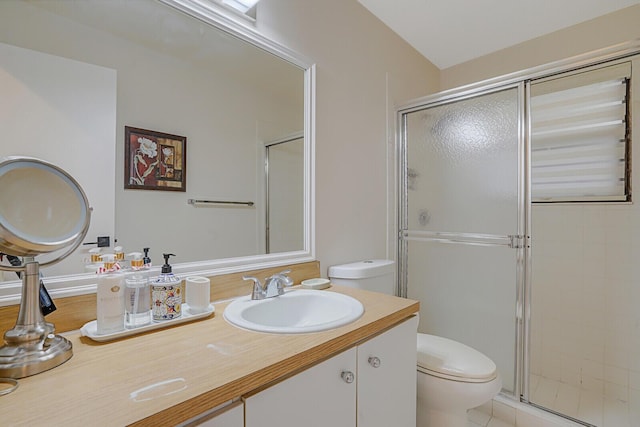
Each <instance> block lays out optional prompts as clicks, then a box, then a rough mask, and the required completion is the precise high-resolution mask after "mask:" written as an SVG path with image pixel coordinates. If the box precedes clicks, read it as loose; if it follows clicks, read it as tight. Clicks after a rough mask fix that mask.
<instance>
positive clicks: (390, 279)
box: [328, 260, 502, 427]
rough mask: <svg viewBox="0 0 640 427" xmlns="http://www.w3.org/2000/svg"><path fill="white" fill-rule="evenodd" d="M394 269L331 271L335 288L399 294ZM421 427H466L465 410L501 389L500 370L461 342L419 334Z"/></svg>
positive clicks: (374, 266) (383, 263) (376, 264)
mask: <svg viewBox="0 0 640 427" xmlns="http://www.w3.org/2000/svg"><path fill="white" fill-rule="evenodd" d="M394 270H395V263H394V261H390V260H369V261H360V262H355V263H351V264H344V265H336V266H333V267H329V274H328V276H329V279H331V282H332V283H334V284H336V285H342V286H350V287H353V288H361V289H366V290H370V291H376V292H382V293H386V294H390V295H393V294H395V289H394V282H395V281H394ZM417 351H418V357H417V359H418V366H417V370H418V373H417V377H418V390H417V396H418V402H417V423H416V426H417V427H466V426H467V423H468V422H467V410H469V409H471V408H475V407H476V406H480V405H482V404H483V403H485V402H488V401H489V400H491V399H493V397H494V396H495V395H496V394H497V393H498V392H499V391H500V389H501V388H502V380H501V379H500V375H499V374H498V371H497V368H496V364H495V363H493V361H492V360H491V359H489V358H488V357H487V356H485V355H484V354H482V353H480V352H479V351H477V350H475V349H473V348H471V347H468V346H466V345H464V344H461V343H459V342H456V341H453V340H450V339H447V338H442V337H438V336H435V335H427V334H421V333H418V337H417Z"/></svg>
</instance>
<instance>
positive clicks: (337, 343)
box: [130, 302, 420, 427]
mask: <svg viewBox="0 0 640 427" xmlns="http://www.w3.org/2000/svg"><path fill="white" fill-rule="evenodd" d="M419 307H420V304H419V303H418V302H414V303H413V304H411V305H409V306H407V307H405V308H403V309H401V310H398V311H396V312H394V313H392V314H390V315H387V316H384V317H381V318H379V319H377V320H375V321H373V322H370V323H367V324H365V325H362V326H361V327H359V328H356V329H354V330H352V331H349V332H346V333H345V334H343V335H340V336H338V337H335V338H333V339H330V340H328V341H325V342H323V343H321V344H319V345H317V346H315V347H312V348H310V349H308V350H305V351H303V352H301V353H298V354H296V355H295V356H292V357H289V358H286V359H283V360H281V361H279V362H277V363H274V364H272V365H270V366H269V367H267V368H265V369H261V370H260V371H258V372H254V373H251V374H250V375H246V376H244V377H242V378H239V379H237V380H235V381H231V382H229V383H227V384H225V385H223V386H221V387H218V388H215V389H212V390H210V391H208V392H206V393H203V394H201V395H199V396H197V397H194V398H192V399H189V400H186V401H184V402H181V403H179V404H177V405H175V406H171V407H169V408H166V409H164V410H162V411H160V412H157V413H155V414H153V415H151V416H149V417H146V418H143V419H141V420H139V421H136V422H134V423H132V424H130V426H133V427H146V426H149V427H151V426H157V425H161V424H162V423H165V422H166V421H167V420H168V419H171V421H172V422H178V423H180V422H184V421H187V420H189V419H190V418H192V417H193V416H194V414H199V413H202V412H204V411H207V410H210V409H211V408H214V407H216V406H219V405H221V404H223V403H225V402H230V401H232V400H233V399H237V398H240V397H241V396H244V395H247V394H249V393H251V392H253V391H255V390H257V389H260V388H264V387H265V386H267V385H269V384H270V383H273V382H276V381H277V380H280V379H284V378H286V377H288V376H291V375H293V374H296V373H297V372H300V371H302V370H304V369H306V368H308V367H310V366H312V365H315V364H316V363H318V362H321V361H322V360H325V359H327V358H328V357H330V356H332V355H335V354H337V353H340V352H342V351H344V350H347V349H349V348H351V347H353V346H355V345H357V344H359V343H360V342H362V341H364V340H366V339H367V338H370V337H373V336H375V335H377V334H378V333H380V332H383V331H384V330H386V329H388V328H390V327H392V326H394V325H396V324H398V323H400V322H401V321H403V320H405V319H407V318H409V317H411V316H412V315H414V314H416V313H417V312H418V310H419Z"/></svg>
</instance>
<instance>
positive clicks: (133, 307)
mask: <svg viewBox="0 0 640 427" xmlns="http://www.w3.org/2000/svg"><path fill="white" fill-rule="evenodd" d="M128 256H129V257H130V262H131V270H130V271H129V272H128V273H127V274H126V276H125V278H124V283H125V290H124V310H125V320H124V325H125V327H126V328H127V329H132V328H137V327H139V326H144V325H148V324H149V323H151V286H150V285H149V276H148V273H147V270H146V269H145V267H144V261H143V260H142V254H141V253H140V252H133V253H130V254H128Z"/></svg>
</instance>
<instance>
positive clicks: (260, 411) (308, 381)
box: [245, 348, 415, 427]
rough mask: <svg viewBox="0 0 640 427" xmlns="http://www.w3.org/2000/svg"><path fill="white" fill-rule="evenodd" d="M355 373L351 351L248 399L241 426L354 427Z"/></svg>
mask: <svg viewBox="0 0 640 427" xmlns="http://www.w3.org/2000/svg"><path fill="white" fill-rule="evenodd" d="M414 368H415V364H414ZM347 372H348V373H351V375H353V377H352V378H349V375H348V374H346V373H347ZM355 374H356V349H355V348H352V349H350V350H347V351H345V352H343V353H340V354H338V355H337V356H334V357H332V358H331V359H328V360H325V361H324V362H322V363H320V364H318V365H315V366H313V367H311V368H309V369H307V370H306V371H303V372H301V373H299V374H297V375H295V376H293V377H291V378H288V379H286V380H284V381H282V382H279V383H278V384H275V385H274V386H272V387H269V388H268V389H266V390H263V391H261V392H259V393H257V394H254V395H253V396H249V397H247V398H246V399H245V427H302V426H304V427H354V426H355V425H356V378H355ZM343 377H344V378H343ZM349 380H351V382H348V381H349ZM414 426H415V424H414Z"/></svg>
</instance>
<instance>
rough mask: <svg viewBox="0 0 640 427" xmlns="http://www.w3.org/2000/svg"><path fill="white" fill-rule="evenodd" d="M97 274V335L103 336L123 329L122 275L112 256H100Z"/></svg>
mask: <svg viewBox="0 0 640 427" xmlns="http://www.w3.org/2000/svg"><path fill="white" fill-rule="evenodd" d="M102 261H103V263H104V264H103V266H102V267H101V268H100V270H98V271H97V273H98V292H97V313H96V314H97V316H96V317H97V330H96V332H97V334H98V335H105V334H111V333H114V332H119V331H122V330H123V329H124V281H123V280H124V274H122V272H121V271H120V265H119V264H118V263H117V262H116V261H115V255H114V254H104V255H102Z"/></svg>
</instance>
